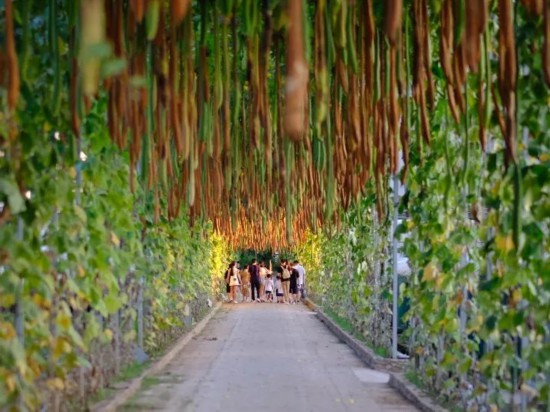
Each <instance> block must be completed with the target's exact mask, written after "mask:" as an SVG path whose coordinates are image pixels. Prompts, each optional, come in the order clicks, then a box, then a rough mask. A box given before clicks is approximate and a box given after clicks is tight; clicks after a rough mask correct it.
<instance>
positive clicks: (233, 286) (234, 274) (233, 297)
mask: <svg viewBox="0 0 550 412" xmlns="http://www.w3.org/2000/svg"><path fill="white" fill-rule="evenodd" d="M241 284H242V282H241V274H240V273H239V268H238V267H237V262H231V265H230V271H229V303H231V302H233V303H237V290H238V288H239V286H241Z"/></svg>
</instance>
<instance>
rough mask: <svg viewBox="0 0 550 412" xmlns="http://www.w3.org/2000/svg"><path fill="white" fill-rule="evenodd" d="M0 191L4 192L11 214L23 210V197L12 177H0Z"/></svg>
mask: <svg viewBox="0 0 550 412" xmlns="http://www.w3.org/2000/svg"><path fill="white" fill-rule="evenodd" d="M10 177H11V176H10ZM0 192H2V193H4V194H5V195H6V197H7V198H8V204H9V207H10V212H11V213H12V214H13V215H16V214H18V213H20V212H22V211H24V210H25V199H24V198H23V196H21V192H20V191H19V188H18V187H17V183H16V182H15V180H14V179H13V178H11V179H7V178H0Z"/></svg>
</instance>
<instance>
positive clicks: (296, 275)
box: [289, 264, 300, 305]
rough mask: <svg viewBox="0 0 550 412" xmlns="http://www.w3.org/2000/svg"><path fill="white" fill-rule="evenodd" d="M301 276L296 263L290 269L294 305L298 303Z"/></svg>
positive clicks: (291, 298)
mask: <svg viewBox="0 0 550 412" xmlns="http://www.w3.org/2000/svg"><path fill="white" fill-rule="evenodd" d="M299 277H300V272H298V270H297V269H296V267H295V265H294V264H293V265H292V266H291V270H290V289H289V292H290V303H292V304H293V305H294V304H296V303H298V278H299Z"/></svg>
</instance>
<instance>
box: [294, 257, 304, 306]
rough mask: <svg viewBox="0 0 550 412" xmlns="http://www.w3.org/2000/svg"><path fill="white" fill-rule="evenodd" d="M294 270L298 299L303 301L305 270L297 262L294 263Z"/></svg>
mask: <svg viewBox="0 0 550 412" xmlns="http://www.w3.org/2000/svg"><path fill="white" fill-rule="evenodd" d="M294 269H296V270H297V271H298V274H299V276H298V293H299V298H300V299H304V298H305V294H304V286H305V280H306V269H305V268H304V267H303V266H302V265H301V263H300V262H299V261H298V260H295V261H294Z"/></svg>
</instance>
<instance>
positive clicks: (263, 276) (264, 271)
mask: <svg viewBox="0 0 550 412" xmlns="http://www.w3.org/2000/svg"><path fill="white" fill-rule="evenodd" d="M268 273H269V271H268V270H267V268H266V267H265V264H264V262H260V300H263V301H264V302H265V281H266V278H267V274H268Z"/></svg>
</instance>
